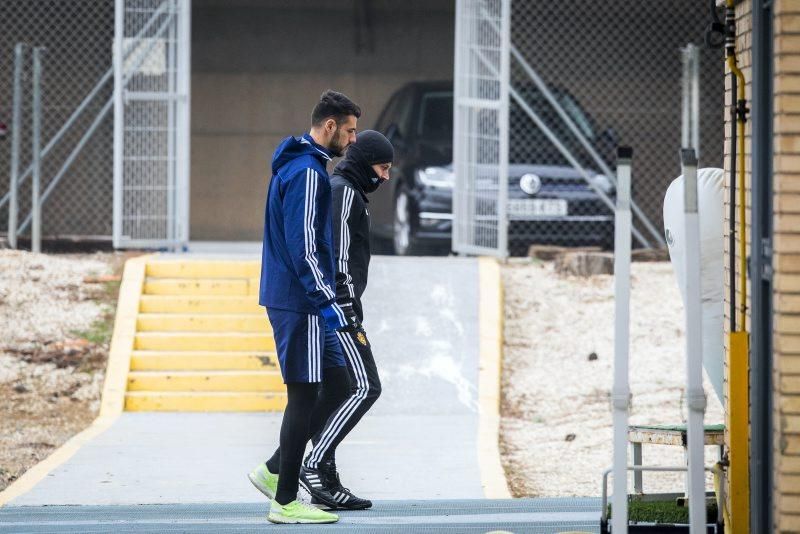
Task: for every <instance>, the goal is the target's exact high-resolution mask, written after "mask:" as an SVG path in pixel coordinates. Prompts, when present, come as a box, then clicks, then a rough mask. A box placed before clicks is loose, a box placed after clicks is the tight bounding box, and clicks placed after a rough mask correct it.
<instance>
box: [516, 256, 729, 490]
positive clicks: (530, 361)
mask: <svg viewBox="0 0 800 534" xmlns="http://www.w3.org/2000/svg"><path fill="white" fill-rule="evenodd" d="M503 279H504V286H505V306H506V310H505V311H506V323H505V341H506V345H505V354H504V371H503V395H504V400H503V407H502V412H503V413H502V423H501V450H502V454H503V462H504V466H505V468H506V473H507V475H508V478H509V482H510V484H511V487H512V491H513V493H514V494H515V495H516V496H581V495H584V496H588V495H591V496H597V495H599V494H600V486H601V477H602V471H603V470H605V469H606V468H607V467H609V466H610V465H611V453H612V424H611V408H610V404H609V394H610V389H611V385H612V380H613V375H612V373H613V358H614V336H613V333H614V290H613V280H614V279H613V277H612V276H603V275H601V276H593V277H590V278H576V277H560V276H559V275H557V274H556V273H555V272H554V271H553V266H552V263H549V262H548V263H542V262H537V261H531V260H517V261H512V262H511V263H509V264H508V265H506V266H505V267H504V268H503ZM631 317H632V319H631V358H630V360H631V364H630V377H631V390H632V393H633V410H632V413H631V423H632V424H679V423H682V422H685V407H684V403H683V387H684V384H685V360H684V348H683V347H684V323H683V321H684V315H683V304H682V301H681V297H680V294H679V291H678V287H677V283H676V281H675V276H674V274H673V271H672V266H671V265H670V264H669V263H635V264H633V267H632V292H631ZM591 354H595V355H596V359H591V360H590V355H591ZM705 389H706V392H707V393H708V395H709V397H708V401H709V402H708V411H707V413H706V423H707V424H713V423H721V422H723V419H724V415H723V411H722V407H721V405H720V402H719V401H718V400H717V398H716V397H715V396H714V390H713V388H712V387H711V385H710V383H708V380H707V378H706V379H705ZM717 451H718V450H717V449H716V448H714V447H707V448H706V458H707V463H712V462H713V461H714V460H715V459H716V454H717ZM643 456H644V462H645V463H646V464H650V465H681V464H682V463H683V452H682V449H681V448H680V447H667V446H656V445H651V446H645V447H644V449H643ZM709 480H710V479H709ZM644 490H645V492H673V491H676V492H677V491H683V479H682V475H672V474H666V475H663V474H645V475H644Z"/></svg>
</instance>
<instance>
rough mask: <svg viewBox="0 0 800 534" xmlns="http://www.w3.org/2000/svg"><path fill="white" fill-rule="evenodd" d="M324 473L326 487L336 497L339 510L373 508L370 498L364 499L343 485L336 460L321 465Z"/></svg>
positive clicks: (312, 501)
mask: <svg viewBox="0 0 800 534" xmlns="http://www.w3.org/2000/svg"><path fill="white" fill-rule="evenodd" d="M321 467H322V469H321V470H320V471H322V473H323V474H324V476H325V480H324V483H325V487H326V488H327V490H328V492H329V493H330V495H331V496H332V497H333V498H334V500H335V502H336V508H338V509H339V510H365V509H367V508H372V501H370V500H369V499H362V498H361V497H356V496H355V495H353V493H352V492H351V491H350V490H349V489H347V488H345V487H344V486H342V482H341V481H340V480H339V473H338V472H337V471H336V464H335V463H334V462H328V463H327V464H324V465H322V466H321ZM311 503H312V504H314V500H313V499H312V500H311Z"/></svg>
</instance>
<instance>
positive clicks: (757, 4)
mask: <svg viewBox="0 0 800 534" xmlns="http://www.w3.org/2000/svg"><path fill="white" fill-rule="evenodd" d="M775 9H776V7H775V3H774V2H770V1H767V0H755V1H754V2H753V15H752V17H753V33H752V36H753V37H752V39H753V49H752V58H753V59H752V61H753V63H752V65H753V71H752V73H753V74H752V79H751V80H752V82H751V83H752V90H753V93H752V100H751V105H752V107H753V114H752V122H751V123H750V127H751V129H752V132H753V133H752V135H753V138H752V143H751V146H752V152H753V163H752V184H753V190H752V199H753V200H752V205H753V208H752V221H753V226H752V228H751V231H750V235H751V242H750V243H751V244H750V257H751V262H752V263H751V264H750V288H751V294H750V299H751V300H750V303H751V307H750V310H751V318H752V320H751V328H750V335H751V338H750V356H749V358H750V390H751V394H750V400H751V402H750V436H751V444H750V466H749V473H750V481H751V482H750V531H751V532H758V531H760V530H768V529H769V526H770V525H772V524H773V521H774V517H773V515H775V514H774V511H775V510H776V508H773V506H774V504H775V497H776V496H778V495H777V494H775V493H773V492H774V491H775V490H774V488H775V464H776V461H775V458H773V450H774V449H773V437H774V435H775V434H774V431H775V429H774V424H775V423H778V422H779V421H778V420H775V419H773V417H774V415H773V414H774V408H775V406H774V400H777V399H775V397H773V391H774V390H775V387H776V384H775V383H774V378H775V376H774V375H773V359H774V355H773V338H772V336H773V317H772V314H773V309H774V303H773V292H772V291H773V250H774V248H775V247H774V241H773V231H774V229H773V209H774V208H773V176H772V173H773V168H772V165H773V160H772V157H773V156H772V154H773V94H774V84H773V79H774V78H773V76H774V72H773V70H774V67H773V65H774V63H773V46H774V44H773V43H774V41H773V32H774V30H773V21H774V11H775ZM731 126H732V127H733V128H734V129H735V125H734V124H733V123H731ZM731 250H734V249H733V248H731ZM731 287H735V286H731ZM778 498H779V499H780V497H778Z"/></svg>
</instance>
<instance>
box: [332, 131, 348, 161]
mask: <svg viewBox="0 0 800 534" xmlns="http://www.w3.org/2000/svg"><path fill="white" fill-rule="evenodd" d="M340 138H341V136H340V135H339V128H338V127H337V128H336V131H335V132H333V139H331V144H330V146H329V147H328V151H329V152H330V153H331V154H333V155H334V156H336V157H337V158H341V157H342V156H344V150H345V148H347V145H342V143H341V141H340Z"/></svg>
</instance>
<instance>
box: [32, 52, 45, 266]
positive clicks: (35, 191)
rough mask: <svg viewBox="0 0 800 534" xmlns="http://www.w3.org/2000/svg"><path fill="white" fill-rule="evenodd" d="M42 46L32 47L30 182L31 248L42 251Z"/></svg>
mask: <svg viewBox="0 0 800 534" xmlns="http://www.w3.org/2000/svg"><path fill="white" fill-rule="evenodd" d="M42 50H43V48H42V47H39V46H37V47H36V48H34V49H33V124H32V134H31V150H32V157H33V181H32V184H31V216H32V217H33V223H32V225H31V250H32V251H33V252H41V251H42V203H41V200H40V197H41V195H40V193H41V187H42V175H41V172H42V143H41V137H42V135H41V133H42V132H41V127H42V57H41V53H42Z"/></svg>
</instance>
